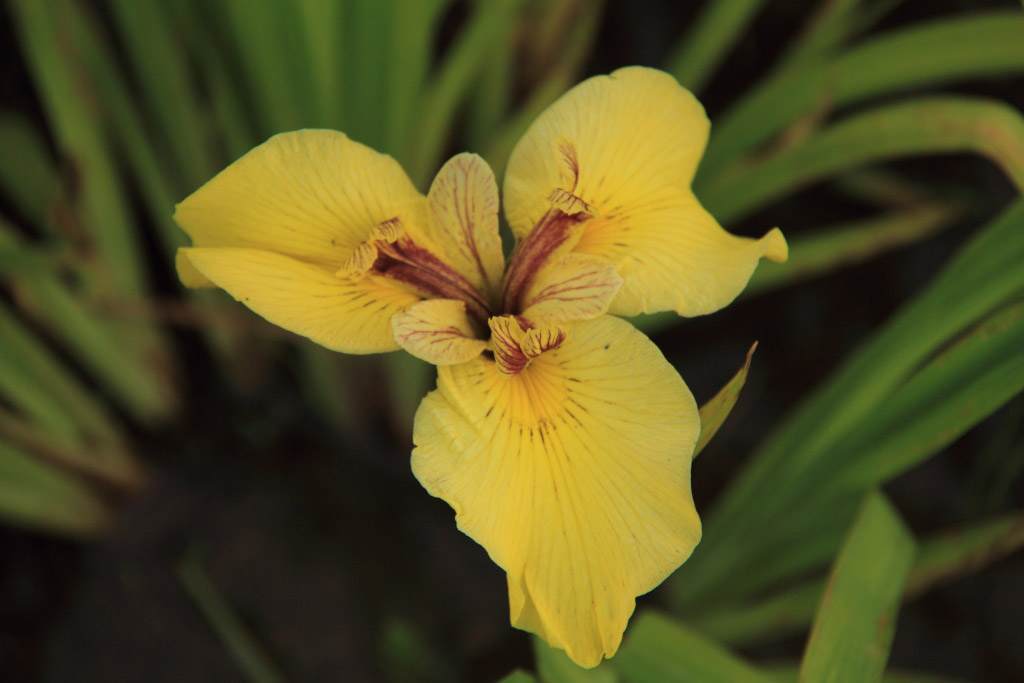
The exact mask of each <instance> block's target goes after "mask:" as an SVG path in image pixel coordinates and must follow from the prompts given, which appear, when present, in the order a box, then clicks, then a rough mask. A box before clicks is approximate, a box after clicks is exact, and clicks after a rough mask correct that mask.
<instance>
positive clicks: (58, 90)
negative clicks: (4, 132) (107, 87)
mask: <svg viewBox="0 0 1024 683" xmlns="http://www.w3.org/2000/svg"><path fill="white" fill-rule="evenodd" d="M66 7H67V5H66V4H65V3H64V2H50V3H40V2H35V1H34V0H15V1H14V2H12V3H11V4H10V8H11V9H12V12H11V14H12V16H13V18H14V20H15V26H16V27H17V35H18V37H19V38H20V39H21V41H22V52H23V54H24V55H25V58H26V61H27V62H28V66H29V70H30V72H31V74H32V76H33V82H34V83H35V86H36V89H37V92H38V93H39V96H40V99H41V101H42V105H43V109H44V111H45V113H46V116H47V119H48V122H49V124H50V127H51V129H52V131H53V134H54V137H55V138H56V141H57V144H58V147H59V148H60V151H61V152H62V153H63V154H66V155H67V156H68V158H69V160H70V162H71V164H72V165H73V167H74V169H75V175H76V178H77V180H78V182H79V184H80V188H79V189H78V194H79V196H80V197H81V210H80V214H81V217H82V220H83V223H84V227H85V228H86V230H87V231H88V234H89V237H90V238H92V240H93V241H94V242H95V246H96V248H97V251H98V253H99V256H100V258H101V259H102V260H103V263H104V267H105V268H106V269H108V270H109V272H110V274H111V275H112V281H111V285H112V288H113V289H116V290H117V291H118V292H121V293H125V294H130V295H138V294H140V293H141V292H142V291H143V290H144V278H143V274H142V263H143V259H142V248H141V245H140V244H139V236H138V231H137V230H136V229H135V225H134V223H133V221H132V220H131V217H130V211H129V207H128V196H129V195H128V193H127V192H126V191H125V189H124V187H123V185H122V183H121V182H120V179H119V177H118V174H117V170H116V165H115V163H114V161H113V159H112V158H111V154H110V152H109V150H108V148H107V145H106V140H105V137H104V134H103V130H102V125H101V122H100V120H99V118H98V117H97V115H96V113H95V112H94V111H93V110H92V109H90V108H89V107H88V106H87V103H88V102H91V101H95V99H96V97H95V96H96V94H95V92H94V90H93V88H92V85H91V83H90V82H89V80H88V77H87V75H86V74H84V73H83V72H81V71H80V70H79V67H80V64H79V62H78V59H79V57H78V55H77V54H76V50H75V46H74V45H73V43H72V41H69V40H67V36H68V35H71V34H72V33H73V32H72V27H71V26H70V24H69V21H70V17H69V16H68V14H67V13H66V12H65V11H64V10H65V9H66Z"/></svg>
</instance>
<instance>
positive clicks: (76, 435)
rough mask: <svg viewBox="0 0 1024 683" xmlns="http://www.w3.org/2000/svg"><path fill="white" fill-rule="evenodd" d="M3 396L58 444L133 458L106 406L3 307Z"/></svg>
mask: <svg viewBox="0 0 1024 683" xmlns="http://www.w3.org/2000/svg"><path fill="white" fill-rule="evenodd" d="M0 348H2V349H3V350H4V352H3V353H0V395H2V396H3V398H4V400H5V401H7V402H8V403H9V404H10V405H11V406H13V407H14V408H15V409H17V410H18V411H19V412H20V413H22V414H24V415H25V416H27V417H29V418H30V419H31V420H32V421H33V422H34V424H36V425H38V426H40V427H41V428H43V429H45V430H46V433H47V434H48V435H49V436H51V437H52V438H53V439H54V440H55V442H57V443H59V444H61V445H64V446H68V447H76V446H80V445H81V444H82V443H83V442H84V440H86V439H88V440H91V441H94V442H95V443H96V444H97V447H98V449H99V451H98V455H101V456H103V457H106V458H110V459H111V460H113V461H126V460H127V458H128V456H127V454H126V453H125V451H124V448H123V445H122V444H123V440H122V438H121V435H120V433H119V431H118V428H117V426H116V423H115V422H114V421H113V419H112V418H111V416H110V414H109V413H108V412H107V410H106V408H105V406H104V405H103V403H102V402H101V401H99V400H98V399H97V398H96V397H95V396H94V395H92V394H91V393H89V392H88V391H87V390H86V389H85V388H84V387H83V386H82V385H81V383H80V382H79V381H78V380H77V378H76V377H75V376H74V374H72V373H71V372H69V371H68V369H67V368H66V367H65V366H64V365H63V364H62V363H61V362H60V361H59V360H58V359H57V358H56V357H55V356H54V355H53V354H52V353H51V352H50V351H49V350H48V349H47V348H46V346H45V345H44V344H41V343H40V341H39V340H38V339H37V338H35V337H34V336H33V335H32V334H31V333H30V332H29V331H28V330H27V329H25V327H24V326H23V325H22V324H21V323H20V322H19V321H18V320H17V318H15V317H14V316H13V315H12V314H11V313H10V312H9V311H8V310H7V309H6V308H5V307H3V306H0Z"/></svg>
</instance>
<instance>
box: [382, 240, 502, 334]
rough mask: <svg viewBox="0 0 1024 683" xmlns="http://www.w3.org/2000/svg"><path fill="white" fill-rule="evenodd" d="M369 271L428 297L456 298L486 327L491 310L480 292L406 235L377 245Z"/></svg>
mask: <svg viewBox="0 0 1024 683" xmlns="http://www.w3.org/2000/svg"><path fill="white" fill-rule="evenodd" d="M370 272H371V273H373V274H375V275H380V276H383V277H386V278H390V279H392V280H396V281H398V282H401V283H404V284H406V285H408V286H410V287H412V288H413V289H414V290H416V291H417V292H418V293H420V294H421V295H423V296H425V297H428V298H431V299H457V300H459V301H463V302H465V304H466V311H467V312H468V313H469V314H470V315H471V316H472V317H473V318H475V319H476V320H477V321H478V322H479V323H481V324H483V325H484V326H485V327H486V323H487V318H488V317H489V316H490V314H491V312H490V310H489V309H488V308H487V303H486V302H485V301H484V300H483V299H482V298H481V297H480V293H479V292H477V291H476V288H475V287H474V286H473V285H472V284H470V283H469V281H467V280H466V278H464V277H463V276H462V275H461V274H460V273H459V272H458V271H457V270H455V269H454V268H452V267H451V266H449V265H448V264H447V263H445V262H444V261H442V260H441V259H439V258H438V257H437V256H435V255H434V254H432V253H431V252H430V251H429V250H427V249H424V248H423V247H420V246H418V245H416V244H415V243H414V242H413V241H412V240H410V239H409V238H408V237H405V236H403V237H400V238H398V239H397V240H396V241H394V242H391V243H384V242H382V243H379V244H378V245H377V260H376V261H374V263H373V267H372V268H371V269H370Z"/></svg>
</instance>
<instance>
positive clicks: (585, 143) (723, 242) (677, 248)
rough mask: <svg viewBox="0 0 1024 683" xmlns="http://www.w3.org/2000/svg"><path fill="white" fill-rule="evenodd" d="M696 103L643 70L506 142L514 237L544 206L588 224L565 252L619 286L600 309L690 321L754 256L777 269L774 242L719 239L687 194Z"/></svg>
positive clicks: (740, 277)
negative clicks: (611, 274) (569, 211)
mask: <svg viewBox="0 0 1024 683" xmlns="http://www.w3.org/2000/svg"><path fill="white" fill-rule="evenodd" d="M708 131H709V123H708V119H707V116H705V114H704V109H703V107H702V106H701V105H700V103H699V102H698V101H697V100H696V99H695V98H694V97H693V95H691V94H690V93H689V92H688V91H687V90H686V89H684V88H682V87H681V86H680V85H679V84H678V83H677V82H676V81H675V79H674V78H672V77H671V76H670V75H668V74H666V73H664V72H661V71H656V70H654V69H647V68H642V67H629V68H625V69H619V70H618V71H616V72H614V73H613V74H611V75H610V76H598V77H595V78H591V79H589V80H587V81H584V82H583V83H581V84H580V85H578V86H576V87H575V88H573V89H572V90H570V91H569V92H568V93H566V94H565V95H564V96H563V97H562V98H561V99H559V100H558V101H557V102H555V103H554V104H553V105H552V106H551V107H549V108H548V109H547V110H546V111H545V112H544V113H543V114H541V116H540V117H539V118H538V119H537V120H536V121H535V122H534V124H533V125H532V126H531V127H530V129H529V130H528V131H527V132H526V134H525V135H524V136H523V138H522V139H521V140H520V141H519V143H518V144H517V146H516V148H515V150H513V152H512V156H511V158H510V159H509V164H508V170H507V171H506V174H505V185H504V199H505V215H506V217H507V218H508V221H509V224H510V225H511V226H512V230H513V232H514V233H515V234H516V236H517V237H518V238H520V239H522V238H523V237H524V236H525V235H527V234H528V233H529V231H530V230H531V229H532V227H533V225H534V224H535V223H536V222H537V221H539V220H540V219H541V218H542V217H543V216H544V215H545V213H546V212H547V211H548V210H549V209H550V208H551V207H552V206H567V205H573V206H577V205H578V206H581V207H585V209H584V210H585V211H586V212H587V213H588V214H590V215H591V216H593V217H592V218H590V219H589V220H588V221H586V222H585V223H584V224H583V234H582V237H581V238H580V241H579V242H578V243H577V244H576V245H575V247H574V251H575V252H577V253H583V254H590V255H593V256H597V257H600V258H603V259H606V260H608V261H610V262H611V263H613V264H615V266H616V267H617V269H618V271H619V274H620V275H621V276H622V278H623V280H624V284H623V287H622V289H621V290H620V292H619V293H618V295H617V297H616V298H615V299H614V300H613V302H612V304H611V306H610V308H609V312H611V313H614V314H617V315H636V314H638V313H655V312H658V311H666V310H674V311H676V312H678V313H680V314H682V315H687V316H694V315H702V314H705V313H710V312H712V311H716V310H718V309H720V308H722V307H724V306H725V305H727V304H728V303H729V302H731V301H732V300H733V299H734V298H735V297H736V296H737V295H738V294H739V292H740V291H742V289H743V287H744V286H745V285H746V283H747V281H748V280H749V279H750V276H751V274H752V273H753V271H754V269H755V268H756V266H757V263H758V261H759V259H760V258H762V257H767V258H770V259H772V260H776V261H784V260H785V259H786V256H787V249H786V243H785V240H784V239H783V237H782V234H781V233H780V232H779V231H778V230H772V231H770V232H769V233H768V234H767V235H765V236H764V237H763V238H761V239H760V240H754V239H749V238H744V237H735V236H733V235H730V234H729V233H727V232H726V231H725V230H723V229H722V228H721V227H720V226H719V225H718V223H717V222H715V220H714V219H713V218H712V217H711V216H710V215H709V214H708V213H707V212H706V211H705V210H704V209H703V207H701V205H700V203H699V202H698V201H697V199H696V198H695V197H694V196H693V193H692V192H691V190H690V183H691V181H692V180H693V175H694V172H695V171H696V168H697V164H698V162H699V160H700V157H701V155H702V154H703V152H704V147H705V145H706V144H707V137H708Z"/></svg>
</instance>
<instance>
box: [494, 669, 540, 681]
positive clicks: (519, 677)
mask: <svg viewBox="0 0 1024 683" xmlns="http://www.w3.org/2000/svg"><path fill="white" fill-rule="evenodd" d="M536 682H537V679H536V678H535V677H534V675H533V674H531V673H527V672H525V671H522V670H520V669H517V670H515V671H513V672H512V673H510V674H509V675H507V676H505V677H504V678H502V679H501V680H500V681H499V682H498V683H536Z"/></svg>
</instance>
